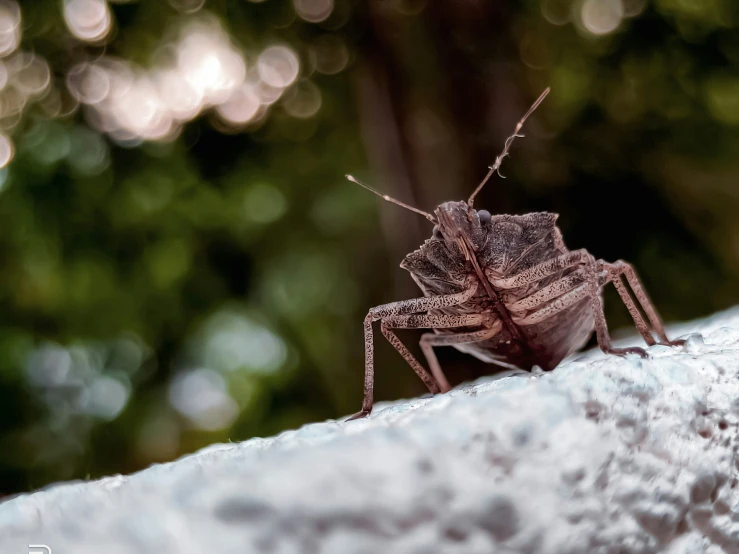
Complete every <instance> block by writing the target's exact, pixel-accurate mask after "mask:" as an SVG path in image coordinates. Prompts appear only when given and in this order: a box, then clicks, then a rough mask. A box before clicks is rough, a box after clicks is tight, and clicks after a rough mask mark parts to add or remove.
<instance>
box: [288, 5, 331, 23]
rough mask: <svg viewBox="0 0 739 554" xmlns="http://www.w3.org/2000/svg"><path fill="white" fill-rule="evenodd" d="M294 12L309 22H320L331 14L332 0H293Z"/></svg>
mask: <svg viewBox="0 0 739 554" xmlns="http://www.w3.org/2000/svg"><path fill="white" fill-rule="evenodd" d="M293 6H295V13H297V14H298V17H300V18H301V19H303V20H304V21H308V22H309V23H320V22H321V21H325V20H326V19H328V17H329V16H330V15H331V12H332V11H333V9H334V0H293Z"/></svg>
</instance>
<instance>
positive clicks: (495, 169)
mask: <svg viewBox="0 0 739 554" xmlns="http://www.w3.org/2000/svg"><path fill="white" fill-rule="evenodd" d="M549 90H550V89H549V87H547V89H546V90H545V91H544V92H542V93H541V96H539V98H538V99H537V100H536V102H534V103H533V104H532V106H531V107H530V108H529V111H527V112H526V114H525V115H524V116H523V117H522V118H521V120H520V121H519V122H518V123H516V129H515V130H514V131H513V134H512V135H511V136H510V137H508V138H507V139H506V141H505V145H504V146H503V151H502V152H501V153H500V156H498V157H497V158H495V163H494V164H493V165H491V166H490V171H488V174H487V175H485V178H484V179H483V180H482V182H481V183H480V184H479V185H477V188H476V189H475V191H474V192H473V193H472V194H471V195H470V199H469V200H467V205H468V206H469V207H470V208H472V203H473V202H474V201H475V196H477V193H478V192H480V191H481V190H482V187H484V186H485V183H487V182H488V180H489V179H490V177H492V176H493V173H495V172H498V175H500V164H502V163H503V158H505V157H506V156H507V155H508V149H509V148H510V147H511V144H513V141H514V139H515V138H516V137H519V138H523V135H519V134H518V132H519V131H520V130H521V127H523V124H524V122H525V121H526V120H527V119H528V117H529V116H530V115H531V114H532V113H534V110H535V109H536V108H538V107H539V104H541V103H542V102H543V101H544V98H546V97H547V94H549ZM500 177H501V178H502V179H505V177H503V175H500Z"/></svg>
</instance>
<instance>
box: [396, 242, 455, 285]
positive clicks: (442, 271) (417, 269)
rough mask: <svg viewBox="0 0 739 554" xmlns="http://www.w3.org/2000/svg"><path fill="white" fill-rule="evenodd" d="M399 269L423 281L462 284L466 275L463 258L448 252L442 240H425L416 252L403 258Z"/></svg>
mask: <svg viewBox="0 0 739 554" xmlns="http://www.w3.org/2000/svg"><path fill="white" fill-rule="evenodd" d="M400 267H402V268H403V269H405V270H406V271H408V272H410V273H411V274H413V275H416V276H418V277H419V278H421V279H422V280H424V281H427V280H432V281H444V282H447V283H463V282H465V277H466V275H467V267H466V264H465V259H464V257H463V256H462V255H461V254H460V253H459V252H454V251H449V250H448V249H447V248H446V246H445V245H444V242H443V241H442V240H439V239H436V238H430V239H427V240H426V241H425V242H424V243H423V244H422V245H421V247H420V248H419V249H418V250H414V251H413V252H411V253H410V254H408V255H406V257H405V258H403V261H402V262H401V263H400Z"/></svg>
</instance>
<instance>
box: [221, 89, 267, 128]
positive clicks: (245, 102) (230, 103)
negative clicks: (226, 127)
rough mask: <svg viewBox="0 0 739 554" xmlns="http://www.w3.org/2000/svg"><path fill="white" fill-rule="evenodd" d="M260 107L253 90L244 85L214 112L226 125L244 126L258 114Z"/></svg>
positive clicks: (260, 103)
mask: <svg viewBox="0 0 739 554" xmlns="http://www.w3.org/2000/svg"><path fill="white" fill-rule="evenodd" d="M261 107H262V102H261V100H260V98H259V96H258V95H257V93H256V92H255V91H254V88H253V87H252V86H250V85H248V84H246V83H245V84H243V85H242V86H241V87H239V88H238V89H236V90H235V91H234V92H233V94H231V96H230V97H229V98H228V100H226V101H225V102H224V103H223V104H220V105H219V106H218V107H217V108H216V111H217V112H218V115H220V116H221V118H222V119H223V120H225V121H226V122H227V123H232V124H234V125H244V124H246V123H249V121H251V120H252V119H253V118H254V117H255V116H256V115H257V114H258V113H259V109H260V108H261Z"/></svg>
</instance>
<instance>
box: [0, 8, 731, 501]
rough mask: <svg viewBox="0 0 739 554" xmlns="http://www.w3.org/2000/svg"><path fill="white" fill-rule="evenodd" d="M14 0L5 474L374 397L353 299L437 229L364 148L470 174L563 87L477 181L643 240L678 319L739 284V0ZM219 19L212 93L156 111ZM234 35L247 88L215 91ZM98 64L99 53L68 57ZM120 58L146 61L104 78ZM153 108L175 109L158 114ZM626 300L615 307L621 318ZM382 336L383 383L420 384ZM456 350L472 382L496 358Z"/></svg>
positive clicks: (620, 249) (667, 309)
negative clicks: (399, 203) (187, 109)
mask: <svg viewBox="0 0 739 554" xmlns="http://www.w3.org/2000/svg"><path fill="white" fill-rule="evenodd" d="M14 5H15V4H14V2H13V0H3V2H2V3H0V20H2V22H4V23H5V22H7V21H11V22H12V21H13V17H14V16H13V13H14V12H13V9H14V8H13V6H14ZM16 6H17V5H16ZM101 6H102V9H103V12H96V11H95V10H96V9H101ZM85 10H87V11H85ZM105 10H107V12H106V11H105ZM20 13H21V16H22V18H21V23H20V27H19V29H20V31H19V32H20V33H21V34H20V35H19V38H20V44H19V45H18V46H17V48H11V49H10V50H9V51H6V52H5V59H4V60H3V63H4V64H5V65H3V68H4V69H3V71H0V77H2V75H3V74H5V75H6V76H7V82H6V84H5V85H3V88H2V89H1V90H0V125H2V128H3V129H4V130H5V135H4V136H5V139H6V143H5V146H6V148H5V154H6V165H7V166H6V167H5V168H3V169H2V170H0V302H1V305H2V306H3V309H2V311H1V312H0V494H10V493H14V492H18V491H24V490H29V489H32V488H36V487H39V486H41V485H44V484H46V483H48V482H52V481H55V480H59V479H71V478H87V477H96V476H100V475H104V474H109V473H115V472H130V471H133V470H136V469H139V468H142V467H145V466H147V465H148V464H151V463H152V462H157V461H165V460H170V459H173V458H175V457H177V456H179V455H181V454H183V453H187V452H191V451H193V450H195V449H197V448H200V447H203V446H205V445H207V444H210V443H212V442H216V441H228V440H233V441H237V440H243V439H246V438H249V437H252V436H266V435H270V434H273V433H276V432H279V431H280V430H283V429H286V428H291V427H295V426H298V425H300V424H302V423H305V422H309V421H315V420H320V419H324V418H329V417H339V416H341V415H343V414H346V413H350V412H353V411H355V410H356V408H358V406H359V403H360V401H361V383H362V374H363V351H362V348H363V342H362V336H361V321H362V318H363V317H364V314H365V313H366V311H367V309H369V308H370V307H371V306H373V305H376V304H380V303H384V302H389V301H393V300H398V299H402V298H408V297H411V296H416V295H418V294H419V292H418V291H417V290H416V289H415V288H414V286H413V283H412V281H411V280H410V278H409V277H408V276H407V275H405V274H404V272H403V271H402V270H400V269H399V268H398V263H399V262H400V261H401V259H402V256H403V255H404V254H405V253H407V252H408V251H410V250H412V249H414V248H415V247H416V246H417V245H418V244H419V243H420V242H421V241H422V240H423V239H424V238H425V237H426V236H427V235H428V234H429V233H430V229H429V228H427V227H428V226H427V225H426V222H425V221H424V220H423V219H422V218H416V217H415V216H413V215H412V214H409V213H407V212H404V211H402V210H400V209H399V208H396V207H394V206H390V205H386V204H381V202H380V201H379V200H378V199H377V198H375V197H373V196H371V195H370V194H368V193H366V192H365V191H362V190H361V189H359V187H355V186H352V185H351V184H350V183H347V182H346V181H345V180H344V178H343V176H344V174H345V173H347V172H352V173H355V172H356V173H357V174H358V176H361V177H363V178H364V179H365V180H367V181H368V182H371V183H373V184H375V185H376V186H377V187H378V188H381V189H382V190H383V191H387V192H388V193H389V194H392V195H394V196H396V197H398V198H399V199H401V200H403V201H406V202H409V203H413V204H415V205H418V206H419V207H421V208H423V209H426V210H429V209H432V208H433V206H434V205H436V204H438V203H440V202H441V201H444V200H448V199H456V198H464V197H466V196H467V194H468V193H469V192H470V191H471V190H472V189H473V188H474V186H475V184H476V183H477V182H478V180H479V179H480V178H481V177H482V175H483V174H484V172H485V167H486V166H487V165H489V164H490V162H491V161H492V160H493V159H494V157H495V155H496V154H497V153H498V152H499V151H500V149H501V147H502V144H503V140H504V139H505V137H506V136H507V135H508V134H510V132H511V130H512V128H513V126H514V124H515V121H516V120H517V119H518V118H519V117H520V116H521V114H522V113H523V112H524V111H525V109H526V107H527V106H528V105H529V103H530V102H531V101H532V100H533V99H534V98H535V97H536V96H537V95H538V94H539V93H540V91H541V90H543V89H544V88H545V87H546V86H551V87H552V94H551V95H550V97H549V98H548V99H547V100H546V102H545V104H544V105H543V106H542V107H541V108H540V110H539V111H538V112H537V113H536V115H535V117H534V118H533V119H532V121H531V122H529V123H528V124H527V129H526V130H525V131H524V132H525V134H526V135H527V138H526V139H525V140H521V141H519V142H517V143H516V144H515V145H514V147H513V150H512V156H511V158H510V159H507V160H506V163H505V164H504V168H503V173H504V174H505V175H506V176H507V177H508V180H505V181H503V180H500V179H497V180H495V181H493V182H492V183H490V184H489V185H488V186H487V188H486V189H485V190H484V191H483V193H482V194H481V196H480V197H478V198H479V200H478V201H477V206H478V207H480V208H482V207H485V208H487V209H489V210H490V211H492V212H498V213H500V212H510V213H522V212H526V211H533V210H547V211H555V212H558V213H559V214H560V225H561V228H562V229H563V233H564V237H565V240H566V242H567V243H568V245H569V246H570V247H572V248H580V247H585V248H588V249H589V250H590V251H591V252H592V253H593V254H595V255H596V256H597V257H603V258H606V259H611V260H612V259H618V258H625V259H628V260H630V261H631V262H633V263H634V264H635V265H636V267H637V268H638V269H639V271H640V273H641V274H642V277H643V280H644V281H645V284H646V285H647V288H648V289H649V290H650V292H651V294H652V296H653V299H654V300H655V303H656V304H657V306H658V307H659V309H660V310H661V312H662V314H663V316H664V317H665V319H667V320H675V319H687V318H692V317H696V316H699V315H702V314H706V313H709V312H711V311H714V310H717V309H720V308H723V307H727V306H729V305H731V304H732V303H734V302H736V301H737V297H738V296H739V294H737V292H736V290H737V286H736V285H737V284H738V283H739V253H738V252H739V250H738V248H739V223H737V222H738V221H739V220H738V219H737V217H736V214H737V213H739V212H738V211H737V207H738V206H737V204H738V203H739V155H737V154H739V133H737V126H739V4H736V2H733V1H731V0H712V1H710V2H704V1H698V0H653V1H648V0H583V1H581V0H526V1H524V2H502V1H492V0H491V1H477V0H464V1H459V0H454V1H453V0H443V1H440V2H427V1H426V0H370V1H368V2H359V1H352V2H334V1H332V0H295V1H294V2H292V1H290V0H264V1H262V2H249V1H246V0H206V1H205V2H202V1H200V2H199V1H197V0H171V1H170V2H169V3H167V2H155V1H148V0H147V1H145V0H140V1H138V2H110V3H109V4H106V3H105V2H104V1H103V0H69V1H68V2H66V3H60V2H57V1H56V0H35V1H34V2H29V3H26V2H23V3H21V5H20ZM96 13H102V14H103V15H102V16H100V17H103V19H101V20H100V21H102V23H101V25H102V31H100V32H98V31H99V29H98V30H96V28H94V25H92V24H91V23H90V21H91V20H92V23H95V17H97V16H96V15H95V14H96ZM105 13H107V14H108V17H109V21H108V23H107V24H106V23H105V21H107V20H104V14H105ZM8 14H10V15H8ZM3 18H5V19H3ZM75 18H77V19H75ZM86 18H87V19H86ZM202 21H205V22H207V25H209V26H207V27H205V28H206V29H216V30H218V29H220V31H218V32H220V33H221V35H223V36H225V37H227V38H223V37H221V38H220V39H218V40H221V42H220V43H218V44H219V45H220V46H218V48H221V51H222V52H224V54H223V55H224V56H226V57H225V58H222V59H221V61H220V62H213V61H212V60H210V58H203V59H204V60H205V61H204V62H203V65H202V67H201V66H199V65H198V66H197V67H194V69H193V71H195V70H197V71H198V72H196V73H193V74H194V75H195V77H194V80H191V81H190V85H191V86H192V87H193V89H197V90H200V94H201V96H200V97H199V98H201V99H202V105H201V106H199V107H198V109H197V110H195V111H193V113H192V114H190V115H187V116H181V115H177V116H176V117H175V116H173V115H171V114H170V115H166V114H169V113H170V112H169V111H167V110H170V111H172V110H173V109H174V108H172V106H174V105H175V104H176V102H179V101H181V100H182V98H181V97H180V96H178V95H179V93H181V92H182V90H181V88H179V87H173V88H171V89H167V90H168V93H167V94H164V93H162V92H161V91H159V92H157V93H154V92H151V93H150V96H146V95H144V94H143V93H141V92H138V93H137V92H136V90H137V89H136V87H139V89H138V90H139V91H141V90H143V91H147V90H154V89H155V88H156V87H157V86H159V84H158V83H159V81H158V80H157V79H159V76H160V75H167V74H168V73H167V71H169V69H168V68H170V69H171V68H172V67H179V68H180V69H181V70H182V71H185V73H186V71H187V70H188V69H189V68H190V66H188V65H187V63H185V64H184V66H183V62H182V59H181V58H177V55H178V54H177V52H179V51H178V50H176V49H177V48H180V46H181V45H182V44H185V40H184V39H183V38H182V37H184V36H186V35H185V34H183V33H185V32H186V30H187V29H190V28H191V26H192V24H193V22H196V23H197V22H202ZM91 25H92V27H91ZM105 25H107V27H106V26H105ZM10 28H11V29H12V25H11V27H10ZM91 28H92V29H93V31H90V29H91ZM2 29H5V31H4V32H5V33H6V35H7V36H6V37H5V39H7V40H5V39H3V38H2V37H0V39H2V40H0V50H2V49H3V48H5V47H4V46H3V44H6V42H7V41H11V42H12V40H11V39H12V36H11V35H9V34H8V33H9V31H7V29H8V26H0V31H2ZM208 32H211V31H208ZM218 32H216V31H213V33H216V35H217V36H221V35H218ZM96 33H97V34H96ZM216 35H214V36H216ZM8 37H9V38H8ZM214 40H215V39H214ZM178 41H179V42H178ZM208 44H210V43H207V44H205V46H203V51H204V52H206V53H207V48H209V47H210V46H208ZM214 44H215V43H214ZM178 45H179V46H178ZM274 45H278V46H280V47H281V48H283V49H282V50H279V51H277V50H271V51H269V52H268V50H267V49H269V48H270V47H272V46H274ZM182 48H184V46H183V47H182ZM213 48H215V46H213ZM229 49H230V50H229ZM260 52H261V53H262V54H260ZM265 52H268V54H269V53H271V54H275V56H277V55H278V54H279V56H282V57H279V56H278V57H276V58H269V55H268V54H265ZM21 53H24V54H23V55H21ZM196 54H198V52H197V49H196ZM229 56H230V57H229ZM291 56H294V57H295V60H297V62H298V63H299V69H298V66H297V65H296V66H295V67H294V68H293V67H292V66H291V65H290V64H291V63H292V60H293V58H292V57H291ZM175 58H176V59H179V60H180V61H179V62H177V63H179V64H180V65H176V63H175V62H173V61H172V60H173V59H175ZM242 58H243V60H242V61H243V64H244V67H245V68H246V69H245V73H244V72H242V73H243V74H239V75H240V77H239V79H240V80H239V81H238V83H237V85H238V86H241V85H240V83H241V82H242V81H244V80H245V81H244V82H245V83H246V84H247V85H248V86H249V87H251V88H248V90H247V88H239V89H236V88H233V87H232V88H228V87H229V86H231V85H229V84H228V82H227V81H224V80H223V79H222V80H221V81H218V85H217V86H215V85H214V87H215V88H213V87H211V88H208V86H210V85H209V84H208V83H209V82H210V81H208V79H216V77H218V78H222V77H223V76H224V75H225V76H228V74H227V73H224V71H225V70H223V67H227V66H226V65H224V64H225V63H226V62H225V61H223V60H226V61H228V60H230V61H234V59H235V60H236V61H237V62H238V60H239V59H242ZM187 59H189V58H187ZM197 59H198V60H200V61H202V60H203V59H201V58H197ZM270 60H272V61H270ZM186 61H187V60H186ZM200 61H198V62H197V63H200ZM188 63H189V62H188ZM193 63H195V62H193ZM229 63H230V62H229ZM96 64H97V65H96ZM105 64H108V65H105ZM116 64H117V65H116ZM121 64H123V65H121ZM219 64H220V65H219ZM270 64H271V65H270ZM293 65H294V64H293ZM106 67H107V68H111V67H117V68H118V69H116V70H115V71H118V73H115V72H113V70H110V72H109V73H105V74H104V70H105V71H107V69H105V68H106ZM183 67H184V69H183ZM228 67H230V66H228ZM235 67H236V70H235V72H236V73H238V71H239V70H240V69H241V70H243V69H244V67H241V66H239V64H238V63H236V66H235ZM44 68H48V71H46V70H44ZM80 68H82V69H80ZM90 68H93V69H94V71H97V73H90V74H89V75H97V76H98V77H99V76H100V75H103V74H104V75H106V77H105V79H103V80H98V81H94V80H90V81H80V82H81V83H82V84H80V83H79V82H77V81H76V79H77V76H79V75H83V73H79V71H92V70H91V69H90ZM101 68H102V69H101ZM121 68H123V69H121ZM131 68H133V69H131ZM214 68H215V69H214ZM239 68H240V69H239ZM253 68H256V69H253ZM293 69H295V72H296V73H295V75H292V74H291V73H290V72H291V71H292V70H293ZM45 71H46V72H45ZM126 71H128V72H129V73H132V74H135V75H139V77H136V78H135V79H133V80H131V81H130V83H129V84H128V85H127V87H128V88H125V90H123V89H114V87H113V85H112V84H111V83H113V80H112V79H113V77H115V76H116V75H117V76H118V77H120V75H123V74H125V72H126ZM219 71H221V72H220V73H219ZM252 71H256V73H252ZM101 72H103V73H101ZM121 72H122V73H121ZM157 72H159V73H157ZM45 75H48V79H47V80H44V76H45ZM84 75H88V73H84ZM214 75H215V77H214ZM255 75H256V76H255ZM219 76H220V77H219ZM252 77H253V78H252ZM162 78H163V77H162ZM223 78H225V77H223ZM39 79H40V80H39ZM106 79H107V80H106ZM260 79H261V81H260ZM279 79H283V80H284V82H283V83H282V84H280V82H279ZM0 80H2V79H0ZM101 82H104V84H105V87H107V88H105V91H104V94H103V93H101V96H100V98H103V96H105V95H108V97H111V95H113V92H112V91H114V90H118V91H119V92H117V93H116V94H119V96H118V97H115V98H113V99H112V100H111V98H106V99H105V100H104V101H102V100H100V99H98V98H96V97H95V94H96V92H97V89H95V86H98V85H99V83H101ZM214 82H215V81H214ZM36 83H40V84H39V85H38V86H36V85H35V84H36ZM95 83H98V85H95ZM224 83H225V84H224ZM265 83H267V84H265ZM93 85H94V86H93ZM34 86H36V88H34ZM99 86H103V85H99ZM245 86H246V85H245ZM85 87H88V88H85ZM90 87H92V88H90ZM142 87H143V88H142ZM146 87H150V88H146ZM151 87H154V88H151ZM198 87H201V88H200V89H198ZM218 87H221V88H220V89H218ZM221 89H224V90H225V89H227V90H226V92H227V94H225V96H223V95H222V97H221V96H218V93H219V92H223V90H221ZM120 90H123V92H120ZM156 90H159V89H156ZM203 91H205V92H203ZM234 91H236V92H234ZM239 91H240V92H239ZM137 94H138V95H137ZM208 94H210V95H211V96H210V97H208V96H207V95H208ZM234 94H235V95H237V96H238V94H241V95H242V96H241V97H239V98H240V100H239V102H237V101H236V100H234V98H235V97H234V96H233V95H234ZM229 95H231V96H229ZM270 95H272V97H270ZM119 97H120V98H123V100H121V101H120V102H119V103H118V104H116V103H115V102H118V100H116V98H119ZM150 98H155V100H156V102H157V104H156V106H155V107H154V108H152V107H151V105H150V103H149V99H150ZM206 98H211V99H210V100H207V101H206ZM229 98H230V99H229ZM255 98H256V99H257V100H255ZM125 99H129V100H130V99H133V100H130V101H129V103H128V104H126V103H125ZM114 101H115V102H114ZM228 102H231V104H229V103H228ZM254 102H256V104H255V103H254ZM170 104H171V106H170ZM152 105H153V104H152ZM106 110H107V111H106ZM116 110H119V111H118V112H116ZM120 110H128V111H120ZM147 110H153V111H151V114H150V117H149V118H148V119H146V120H145V121H144V123H145V124H146V125H148V127H146V126H143V125H144V123H141V120H139V119H137V118H139V116H141V114H146V113H148V112H147ZM156 110H159V112H156ZM229 110H230V111H229ZM252 111H253V112H254V113H252ZM117 113H123V114H124V116H125V117H127V118H128V119H125V118H124V116H120V119H118V120H117V126H116V125H114V124H112V123H111V121H113V119H115V117H117V116H116V114H117ZM161 113H164V114H165V115H166V117H170V120H168V121H169V123H170V124H171V127H167V128H166V129H165V130H166V132H163V133H162V136H156V137H155V138H152V137H154V136H155V135H154V134H153V133H155V132H159V131H158V128H156V129H155V127H154V124H155V123H160V122H161V121H160V120H159V119H156V118H157V117H159V115H156V114H160V115H161ZM172 113H174V112H172ZM178 113H179V112H178ZM152 114H153V115H152ZM244 114H246V115H244ZM111 118H113V119H111ZM177 118H179V119H177ZM239 118H241V119H239ZM114 123H115V121H114ZM147 133H150V134H149V135H147ZM9 145H12V149H13V150H12V152H11V151H10V150H8V149H9V148H11V147H10V146H9ZM11 155H12V157H13V159H12V161H10V162H9V163H7V162H8V161H9V160H10V157H11ZM2 157H3V144H0V161H2ZM365 168H367V169H365ZM606 302H607V315H608V317H609V321H610V322H611V327H612V328H618V327H624V326H628V325H629V319H628V314H626V312H625V310H624V309H623V307H622V306H621V305H620V304H619V303H618V301H617V299H616V296H615V295H614V294H613V293H612V291H611V292H608V293H607V295H606ZM403 338H407V339H408V343H409V344H414V343H415V342H417V338H418V337H417V336H415V335H413V334H412V333H409V334H407V335H403ZM447 350H448V351H447ZM377 351H378V362H377V365H378V368H379V369H378V374H377V392H376V395H377V398H378V399H380V400H382V399H390V398H398V397H402V396H412V395H418V394H421V393H422V392H423V386H422V384H421V383H419V382H417V380H416V378H415V376H414V375H413V373H412V371H410V370H409V369H408V368H407V367H406V366H405V364H404V362H403V361H402V359H401V358H400V357H399V356H397V354H396V353H395V352H394V351H392V349H391V348H390V347H388V346H387V345H384V344H378V345H377ZM414 351H416V352H417V349H416V350H414ZM440 360H441V362H442V364H443V365H444V366H445V367H446V368H448V375H449V376H450V377H451V378H452V379H453V380H456V381H457V382H458V381H460V380H462V379H467V378H472V377H474V376H475V375H477V374H479V373H481V372H484V371H486V370H489V369H490V368H489V367H485V366H484V364H481V363H479V362H477V361H476V360H472V359H470V358H468V357H465V356H464V355H462V354H459V353H457V352H456V351H452V350H450V349H443V350H442V351H440Z"/></svg>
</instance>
